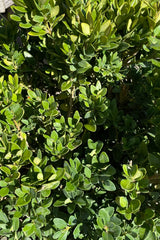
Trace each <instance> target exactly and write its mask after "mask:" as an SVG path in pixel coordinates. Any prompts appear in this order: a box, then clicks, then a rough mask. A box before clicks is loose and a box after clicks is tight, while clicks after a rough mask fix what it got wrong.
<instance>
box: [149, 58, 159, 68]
mask: <svg viewBox="0 0 160 240" xmlns="http://www.w3.org/2000/svg"><path fill="white" fill-rule="evenodd" d="M149 61H151V62H152V64H153V65H155V66H156V67H160V61H158V60H156V59H151V60H149Z"/></svg>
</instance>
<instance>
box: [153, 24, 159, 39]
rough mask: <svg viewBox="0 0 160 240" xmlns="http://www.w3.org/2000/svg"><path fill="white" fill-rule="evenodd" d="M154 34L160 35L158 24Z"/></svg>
mask: <svg viewBox="0 0 160 240" xmlns="http://www.w3.org/2000/svg"><path fill="white" fill-rule="evenodd" d="M154 36H155V37H159V36H160V26H157V27H156V28H155V29H154Z"/></svg>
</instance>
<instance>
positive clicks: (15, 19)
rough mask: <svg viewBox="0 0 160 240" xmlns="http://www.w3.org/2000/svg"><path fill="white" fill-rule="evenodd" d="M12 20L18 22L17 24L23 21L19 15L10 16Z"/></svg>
mask: <svg viewBox="0 0 160 240" xmlns="http://www.w3.org/2000/svg"><path fill="white" fill-rule="evenodd" d="M10 18H11V19H12V20H13V21H16V22H20V21H21V18H20V17H19V16H17V15H14V14H12V15H10Z"/></svg>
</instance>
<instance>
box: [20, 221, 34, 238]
mask: <svg viewBox="0 0 160 240" xmlns="http://www.w3.org/2000/svg"><path fill="white" fill-rule="evenodd" d="M35 229H36V227H35V224H34V223H28V224H26V225H25V226H24V228H22V230H23V232H24V234H25V235H26V237H30V236H31V235H32V234H33V233H34V232H35Z"/></svg>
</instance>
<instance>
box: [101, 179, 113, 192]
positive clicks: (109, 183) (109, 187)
mask: <svg viewBox="0 0 160 240" xmlns="http://www.w3.org/2000/svg"><path fill="white" fill-rule="evenodd" d="M102 185H103V187H104V189H105V190H107V191H115V190H116V187H115V185H114V183H113V182H112V181H110V180H106V181H105V182H103V183H102Z"/></svg>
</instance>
